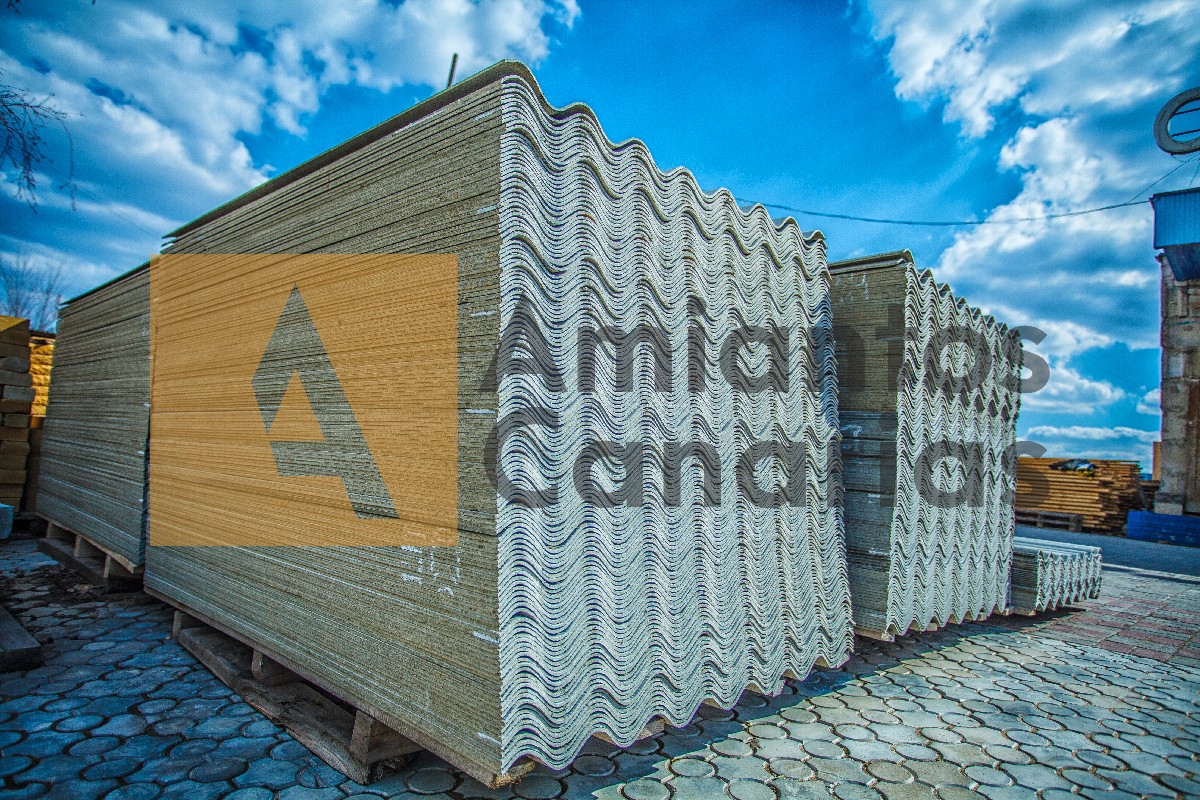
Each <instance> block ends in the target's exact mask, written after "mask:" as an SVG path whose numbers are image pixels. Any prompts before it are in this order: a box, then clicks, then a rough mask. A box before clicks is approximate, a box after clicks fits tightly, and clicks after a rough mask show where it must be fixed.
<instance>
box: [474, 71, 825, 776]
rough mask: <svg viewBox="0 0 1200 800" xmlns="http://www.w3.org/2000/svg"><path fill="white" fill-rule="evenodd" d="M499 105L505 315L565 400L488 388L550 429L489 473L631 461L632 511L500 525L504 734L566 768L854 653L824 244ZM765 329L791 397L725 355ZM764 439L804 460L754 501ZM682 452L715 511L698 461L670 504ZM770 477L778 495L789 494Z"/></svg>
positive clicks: (525, 517) (764, 364) (518, 383)
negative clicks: (745, 480)
mask: <svg viewBox="0 0 1200 800" xmlns="http://www.w3.org/2000/svg"><path fill="white" fill-rule="evenodd" d="M503 107H504V116H505V129H506V130H505V134H504V139H503V142H502V147H501V174H502V192H501V195H502V196H501V220H500V231H501V237H502V239H503V242H504V244H503V246H502V250H501V265H502V266H501V269H502V271H503V272H502V277H501V305H500V313H501V324H502V325H503V326H509V325H512V324H513V323H514V321H516V320H518V319H519V317H520V315H521V313H522V312H521V308H522V304H524V303H528V304H529V307H530V308H531V309H532V311H533V315H532V316H533V318H534V320H535V321H536V324H537V326H538V330H539V331H540V333H541V334H542V335H543V336H544V337H545V340H546V344H547V348H548V351H549V354H550V360H551V361H552V362H553V363H555V364H561V365H563V366H564V369H563V370H562V374H561V383H562V385H563V387H565V389H566V391H562V390H560V389H556V387H554V386H552V385H550V384H551V383H552V382H553V381H547V380H546V379H545V378H544V377H543V376H531V375H529V374H527V373H525V372H523V371H522V372H518V373H517V374H512V375H503V376H502V379H501V382H500V396H499V408H500V413H501V415H502V416H507V415H513V414H531V413H532V412H533V409H534V408H535V407H538V406H540V407H543V408H546V409H549V410H551V411H552V412H554V414H555V415H556V416H557V417H558V419H559V425H560V427H559V428H557V429H555V428H552V427H548V426H537V427H532V426H531V427H528V428H522V429H521V430H520V431H518V432H517V433H516V434H515V435H513V436H512V437H511V439H510V440H509V441H510V446H509V447H508V448H506V449H505V451H504V452H503V454H502V460H501V465H502V467H503V470H504V471H505V473H506V474H509V475H538V476H546V477H548V478H549V479H550V481H549V482H550V483H552V484H555V485H567V484H570V483H571V482H572V477H573V469H574V470H577V469H578V464H579V460H578V459H579V456H580V454H581V452H582V451H583V448H585V447H587V446H589V444H594V443H599V442H603V441H615V442H622V443H629V442H637V443H639V445H640V447H641V449H642V451H643V452H642V453H641V454H634V455H633V458H635V459H637V460H638V462H639V464H638V466H639V468H640V467H642V466H644V472H642V474H641V475H640V476H639V477H637V478H634V479H633V481H632V483H634V484H636V485H634V486H631V485H630V484H631V480H630V477H629V474H628V472H626V474H625V481H624V482H623V483H622V484H621V489H623V490H625V489H630V488H632V489H633V490H634V494H635V495H636V496H637V497H638V498H639V501H640V502H639V501H635V502H619V503H617V504H616V505H615V507H612V508H606V507H600V506H602V505H605V504H594V503H580V502H579V501H578V500H574V501H570V502H560V503H557V504H552V505H548V506H546V507H544V508H531V507H527V506H525V505H522V504H518V503H509V502H504V503H501V504H500V507H499V509H498V511H497V528H498V529H499V530H500V531H501V538H500V575H501V593H500V641H501V645H500V647H501V675H502V678H503V687H502V690H503V693H502V696H501V707H502V711H503V717H504V741H505V743H506V746H507V747H509V748H511V749H510V752H511V753H513V754H526V753H527V754H530V755H533V756H536V757H537V758H538V759H539V760H541V761H543V762H545V763H548V764H551V765H553V766H561V765H563V764H566V763H567V762H569V761H570V760H571V758H572V757H573V756H574V754H575V753H576V752H578V750H579V748H580V747H581V746H582V745H583V743H584V741H585V740H586V739H587V737H588V736H589V735H591V734H593V733H595V732H597V731H603V732H604V733H605V734H606V735H608V736H609V737H610V738H612V739H613V740H615V741H617V742H620V743H628V742H631V741H632V740H633V739H634V738H635V736H636V735H637V734H638V733H639V731H641V730H642V729H643V728H644V727H645V725H646V723H647V721H648V720H650V719H651V718H652V717H654V716H662V717H665V718H666V719H667V720H669V721H670V722H672V723H673V724H677V725H678V724H683V723H685V722H686V721H687V720H689V719H690V718H691V717H692V715H693V714H694V713H695V710H696V707H697V706H698V705H699V704H700V703H701V702H702V701H703V700H705V699H706V698H712V699H715V700H716V701H717V702H718V703H720V704H722V705H724V706H730V705H732V704H733V703H734V702H735V701H736V700H737V698H738V696H739V695H740V694H741V692H742V691H743V690H744V689H745V687H746V686H756V687H759V688H760V689H762V690H764V691H767V692H774V691H776V690H778V688H779V687H780V679H781V677H782V676H783V675H785V674H795V675H803V674H806V673H807V672H808V671H809V669H810V668H811V667H812V665H813V664H814V663H815V662H817V661H820V662H822V663H837V662H840V661H841V660H842V659H844V658H845V656H846V654H847V647H848V645H849V640H848V637H847V632H848V626H847V617H846V610H847V603H846V596H845V584H844V583H843V581H844V575H843V573H842V568H841V563H840V562H841V558H840V553H838V552H837V551H838V549H839V547H840V545H841V542H840V532H839V530H838V528H839V525H838V519H837V516H838V514H837V510H836V507H835V506H834V505H833V498H832V497H831V495H830V490H831V487H832V486H834V485H835V484H834V481H836V464H837V449H836V447H837V446H836V430H835V422H836V403H835V391H834V386H833V378H834V374H833V373H834V364H833V360H832V355H833V353H832V341H831V340H830V337H829V319H830V307H829V305H828V296H827V292H828V289H827V283H826V280H827V278H826V273H825V269H824V258H823V255H824V253H823V251H824V247H823V244H824V243H823V241H821V240H820V239H815V238H813V239H810V238H806V237H804V236H803V235H801V233H800V231H799V230H798V228H797V227H796V225H795V223H794V222H793V221H790V220H789V221H787V222H785V223H784V224H783V225H781V226H779V227H776V225H775V224H774V223H773V222H772V221H771V219H770V218H769V217H768V216H767V214H766V213H765V212H764V210H763V209H762V208H761V207H757V208H755V209H753V210H751V211H750V212H748V213H747V212H744V211H742V210H741V209H739V208H738V206H737V204H736V203H735V201H734V199H733V197H732V196H731V195H730V194H729V193H728V192H725V191H720V192H717V193H715V194H711V195H708V194H704V193H702V192H701V191H700V190H699V189H698V187H697V185H696V182H695V179H694V178H693V177H692V176H691V175H690V174H689V173H687V172H686V171H683V170H675V171H672V172H669V173H665V174H664V173H662V172H659V171H658V169H657V168H656V167H655V165H654V163H653V161H652V160H651V158H650V155H649V153H648V152H647V151H646V148H645V147H644V146H643V145H642V144H641V143H640V142H636V141H635V142H627V143H625V144H622V145H618V146H614V145H612V144H611V143H610V142H608V140H607V139H606V138H605V136H604V134H603V132H602V131H601V129H600V127H599V125H598V124H597V122H596V120H595V118H594V117H593V116H592V115H591V114H590V113H587V112H586V110H583V109H579V110H574V109H572V110H569V111H568V112H567V113H549V112H548V111H547V110H546V109H545V108H544V103H543V101H542V99H541V98H540V96H539V95H538V94H537V92H536V89H535V88H534V87H532V86H531V85H528V84H524V83H517V82H514V83H512V84H511V86H509V87H508V88H507V90H506V93H505V96H504V100H503ZM772 326H775V327H776V328H777V329H779V330H780V331H783V332H785V334H786V336H785V337H784V338H782V339H780V340H778V341H777V343H776V344H777V346H776V350H775V351H774V352H773V353H771V352H760V353H759V354H758V355H757V360H756V361H755V362H754V364H753V365H752V367H751V369H752V371H753V372H754V374H759V375H762V374H768V373H767V372H765V371H769V370H770V369H772V368H774V367H779V368H780V373H781V374H780V377H781V378H786V379H787V380H788V385H787V387H786V389H784V388H783V386H782V383H780V384H779V385H778V386H777V387H775V388H769V389H764V390H762V391H758V390H754V391H748V390H746V388H745V387H738V386H735V384H736V380H735V381H733V382H731V381H730V380H729V379H728V378H729V373H730V371H731V370H732V369H733V368H734V365H733V364H732V363H731V359H729V358H725V359H722V350H723V347H724V348H726V349H725V351H724V352H725V353H726V355H728V354H730V353H732V352H733V351H731V350H729V349H728V347H727V343H729V342H731V341H734V340H735V339H736V338H737V337H738V336H741V335H748V334H747V332H748V331H751V330H754V331H758V332H759V333H762V332H765V331H768V330H769V329H771V327H772ZM582 329H587V330H595V331H609V330H612V329H617V330H620V331H622V332H624V333H625V334H626V336H628V335H629V334H633V333H634V332H635V331H640V332H644V333H643V334H642V336H641V337H640V338H642V339H644V340H645V342H644V344H645V345H646V347H645V349H646V350H650V349H651V347H650V345H651V344H652V340H653V336H654V335H658V336H661V341H662V343H663V345H664V346H663V347H662V348H661V351H660V352H665V353H667V354H668V355H671V356H674V358H673V359H672V360H671V362H670V366H669V367H668V368H667V369H668V370H669V372H670V375H669V377H670V379H671V380H669V381H668V380H663V381H662V382H661V383H660V382H656V379H660V378H663V379H665V378H666V377H667V376H666V375H664V374H661V373H659V372H658V371H657V369H656V365H655V362H654V359H653V358H648V357H643V358H639V359H638V360H637V361H636V362H634V363H633V364H631V365H629V371H630V372H633V373H634V374H632V375H630V374H629V373H628V372H624V373H623V374H621V375H619V376H617V375H613V374H612V373H611V369H610V368H611V365H612V363H613V358H612V355H613V352H614V350H616V349H619V348H617V347H615V346H614V347H612V348H611V349H610V348H609V345H612V344H613V342H611V341H609V340H608V339H606V340H605V345H606V347H605V349H604V351H603V352H604V353H605V355H603V356H598V358H597V360H598V361H599V362H600V366H601V368H600V369H598V370H597V372H598V375H597V376H596V379H595V381H594V383H593V382H592V381H591V380H590V379H589V378H588V377H586V376H585V375H583V374H581V372H582V371H583V370H586V369H587V368H588V366H589V364H590V363H591V362H589V361H587V359H586V353H584V352H581V350H582V349H583V348H582V347H581V344H580V331H581V330H582ZM809 332H812V333H811V334H810V333H809ZM689 337H690V338H689ZM810 337H811V338H810ZM611 338H612V339H614V340H615V338H616V337H615V336H614V337H611ZM625 341H626V343H627V342H628V339H626V340H625ZM689 343H691V344H692V348H691V349H690V350H689ZM770 347H771V345H770V344H769V343H768V344H767V347H766V348H764V350H769V349H770ZM688 356H695V357H694V358H690V359H689V358H688ZM616 360H617V361H618V362H619V361H620V359H619V358H617V359H616ZM789 367H790V369H789ZM618 369H620V366H618ZM622 379H625V380H626V381H627V385H626V386H624V387H621V386H619V384H620V383H621V381H622ZM581 382H583V383H585V384H589V385H591V386H592V387H593V388H591V389H589V390H585V391H582V392H581V391H578V390H577V387H578V386H579V385H580V383H581ZM664 383H670V386H669V388H667V387H665V386H664V385H663V384H664ZM701 384H702V385H703V388H700V385H701ZM755 442H761V443H767V442H793V443H796V444H797V445H798V446H799V448H801V449H802V450H803V453H804V454H803V456H801V457H800V458H801V466H802V467H803V470H804V471H803V472H801V473H800V475H804V476H806V477H797V478H796V482H799V481H804V483H803V484H802V485H797V486H796V487H795V488H797V489H798V490H799V491H798V497H797V499H796V502H794V503H792V502H789V503H787V504H785V505H783V506H782V507H776V508H763V507H759V506H756V505H755V503H754V502H753V501H752V498H751V497H750V496H749V495H750V494H751V492H747V491H746V490H745V487H743V486H740V485H739V483H738V480H736V476H738V474H739V455H740V454H742V453H745V452H747V451H748V450H750V449H751V448H753V447H754V446H755V445H754V443H755ZM673 445H685V446H694V447H695V448H696V453H697V455H696V457H695V458H696V460H697V461H698V462H703V464H704V465H705V466H704V469H705V471H706V474H711V475H713V476H714V477H718V478H719V479H720V484H719V486H716V485H714V486H712V487H710V488H711V494H709V495H708V496H707V497H706V495H705V491H704V487H703V485H702V484H701V483H700V482H699V481H695V482H693V481H694V478H693V479H692V480H688V478H691V476H694V475H696V474H697V473H696V472H694V471H693V461H692V459H691V458H688V459H687V463H686V464H683V465H682V467H683V470H682V472H683V475H684V476H685V480H686V481H687V484H688V485H685V486H684V487H683V491H682V496H681V497H679V498H674V497H671V496H670V495H671V492H669V491H666V490H665V488H664V487H665V484H666V481H664V478H663V474H664V472H665V471H669V470H671V469H673V468H674V467H675V466H678V465H680V464H679V461H680V460H681V459H680V458H679V457H677V456H673V455H672V454H671V450H672V446H673ZM624 454H625V455H628V454H629V451H628V450H626V451H624ZM643 458H644V464H643V463H642V460H643ZM660 459H661V460H660ZM785 460H786V459H785ZM771 463H772V462H771V460H770V459H767V460H765V461H764V464H771ZM830 465H834V466H830ZM773 469H774V472H773V473H772V474H771V475H770V476H769V478H768V480H769V481H770V482H771V483H772V484H774V485H780V484H784V483H791V482H792V481H791V480H790V479H788V480H785V479H784V478H783V476H782V475H780V474H779V464H778V463H774V464H773ZM639 471H640V469H639ZM595 472H597V473H600V472H603V470H601V469H600V468H596V469H595ZM575 478H576V480H578V474H577V473H576V475H575ZM541 481H542V479H541V478H539V479H538V480H537V481H536V483H537V484H540V483H541ZM705 503H712V504H713V505H712V506H711V507H705V506H704V504H705ZM551 642H557V643H558V646H555V647H547V644H548V643H551ZM562 709H571V710H572V716H574V718H573V719H568V718H564V717H563V716H562ZM584 709H586V712H583V710H584Z"/></svg>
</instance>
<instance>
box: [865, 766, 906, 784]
mask: <svg viewBox="0 0 1200 800" xmlns="http://www.w3.org/2000/svg"><path fill="white" fill-rule="evenodd" d="M866 770H867V774H868V775H870V776H871V777H872V778H875V779H877V780H880V781H884V782H886V783H912V782H913V781H914V780H916V776H915V775H914V774H913V773H912V771H911V770H909V769H908V768H907V767H904V766H901V765H900V764H893V763H890V762H887V761H873V762H871V763H869V764H867V765H866Z"/></svg>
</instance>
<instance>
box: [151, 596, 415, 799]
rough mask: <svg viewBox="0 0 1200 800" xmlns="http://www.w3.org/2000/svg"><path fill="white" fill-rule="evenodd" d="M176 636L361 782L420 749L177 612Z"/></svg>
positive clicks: (263, 709) (232, 686)
mask: <svg viewBox="0 0 1200 800" xmlns="http://www.w3.org/2000/svg"><path fill="white" fill-rule="evenodd" d="M171 635H172V637H173V638H174V639H175V640H176V641H178V642H179V644H181V645H182V646H183V647H184V649H186V650H187V651H188V652H189V653H191V654H192V655H193V656H195V657H196V659H197V660H198V661H199V662H200V663H201V664H203V665H204V666H206V667H208V668H209V669H210V670H211V671H212V673H213V674H214V675H216V676H217V678H218V679H220V681H221V682H222V683H224V684H225V685H226V686H228V687H229V688H230V689H232V690H233V691H235V692H237V693H238V694H239V695H241V697H242V699H243V700H245V701H246V702H247V703H249V704H250V705H252V706H253V707H254V708H256V709H258V711H260V712H261V713H262V714H263V716H265V717H266V718H267V719H269V720H271V721H272V722H274V723H275V724H276V725H278V726H280V727H281V728H283V729H285V730H286V731H287V732H288V733H289V734H291V735H292V737H293V738H294V739H295V740H296V741H298V742H300V743H301V744H303V745H304V746H305V747H307V748H308V749H309V750H311V751H312V752H313V753H314V754H316V755H317V756H319V757H320V758H321V760H323V761H324V762H325V763H326V764H328V765H329V766H331V767H333V768H334V769H336V770H337V771H338V772H341V773H342V774H344V775H345V776H346V777H348V778H350V779H351V780H352V781H354V782H356V783H362V784H366V783H370V781H371V780H372V778H373V777H375V776H377V775H378V773H379V772H381V771H384V770H386V769H387V768H389V767H396V766H400V765H401V764H402V763H403V762H404V761H407V759H408V757H409V756H411V754H413V753H415V752H417V751H418V750H420V749H421V748H420V746H419V745H417V744H416V743H415V742H413V741H412V740H410V739H407V738H405V737H404V736H401V735H400V734H398V733H396V732H395V731H393V730H391V729H390V728H388V727H387V726H385V725H384V724H383V723H381V722H379V720H377V719H375V718H374V717H372V716H371V715H370V714H368V713H366V712H364V711H362V710H361V709H351V708H347V707H346V705H345V704H343V703H339V702H338V701H337V700H336V699H334V698H333V697H331V696H329V695H328V694H326V693H324V692H322V691H320V690H319V689H317V688H315V687H313V686H312V685H311V684H310V683H308V682H307V681H305V680H304V679H303V678H301V677H300V676H299V675H297V674H296V673H294V672H292V671H291V670H289V669H288V668H287V667H285V666H283V665H282V664H280V663H279V662H277V661H275V660H273V659H272V658H271V657H270V656H268V655H266V654H264V653H263V652H262V651H261V650H257V649H255V648H253V647H250V646H249V645H246V644H244V643H242V642H241V641H239V640H238V639H236V638H234V637H233V636H229V635H227V634H225V633H224V632H222V631H220V630H218V629H216V628H214V627H212V626H210V625H207V624H205V623H204V622H202V621H201V620H199V619H197V618H196V617H193V616H191V615H190V614H188V613H186V612H183V611H179V610H176V611H175V623H174V626H173V628H172V632H171Z"/></svg>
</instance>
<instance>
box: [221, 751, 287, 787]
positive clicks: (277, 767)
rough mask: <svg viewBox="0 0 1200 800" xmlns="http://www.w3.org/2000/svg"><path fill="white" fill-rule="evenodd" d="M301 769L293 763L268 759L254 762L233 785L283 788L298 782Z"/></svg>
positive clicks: (234, 779) (235, 779)
mask: <svg viewBox="0 0 1200 800" xmlns="http://www.w3.org/2000/svg"><path fill="white" fill-rule="evenodd" d="M299 770H300V767H299V766H298V765H297V764H295V763H293V762H291V761H277V760H276V759H273V758H270V757H267V758H260V759H258V760H256V761H252V762H251V763H250V765H249V766H248V767H247V768H246V771H245V772H243V773H241V774H240V775H238V776H237V777H235V778H233V785H234V786H237V787H239V788H240V787H243V786H266V787H270V788H283V787H285V786H291V785H292V784H294V783H295V782H296V773H297V772H299Z"/></svg>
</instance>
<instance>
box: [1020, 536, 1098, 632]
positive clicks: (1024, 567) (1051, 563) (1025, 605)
mask: <svg viewBox="0 0 1200 800" xmlns="http://www.w3.org/2000/svg"><path fill="white" fill-rule="evenodd" d="M1100 582H1101V558H1100V548H1099V547H1089V546H1087V545H1080V544H1066V543H1064V542H1048V541H1045V540H1044V539H1029V538H1026V537H1023V536H1016V537H1013V561H1012V578H1011V583H1010V591H1009V604H1010V605H1011V607H1012V610H1013V611H1016V612H1017V613H1020V614H1036V613H1038V612H1039V611H1054V610H1055V609H1058V608H1062V607H1063V606H1070V605H1075V604H1076V603H1082V602H1083V601H1085V600H1095V599H1096V598H1097V597H1099V596H1100Z"/></svg>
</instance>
